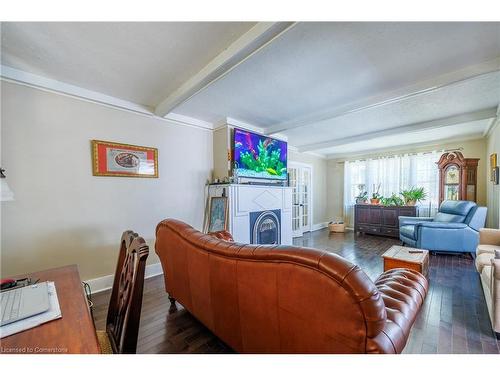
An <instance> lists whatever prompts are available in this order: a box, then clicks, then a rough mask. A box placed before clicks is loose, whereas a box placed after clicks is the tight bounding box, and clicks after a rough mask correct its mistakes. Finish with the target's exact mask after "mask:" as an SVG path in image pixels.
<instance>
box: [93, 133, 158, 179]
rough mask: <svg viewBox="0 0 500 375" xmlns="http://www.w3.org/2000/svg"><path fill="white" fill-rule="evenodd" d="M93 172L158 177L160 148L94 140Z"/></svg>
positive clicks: (98, 174) (102, 174) (101, 174)
mask: <svg viewBox="0 0 500 375" xmlns="http://www.w3.org/2000/svg"><path fill="white" fill-rule="evenodd" d="M92 174H93V175H94V176H113V177H146V178H147V177H149V178H157V177H158V149H156V148H153V147H143V146H136V145H129V144H124V143H115V142H107V141H99V140H95V139H94V140H92Z"/></svg>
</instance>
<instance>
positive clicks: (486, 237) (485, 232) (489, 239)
mask: <svg viewBox="0 0 500 375" xmlns="http://www.w3.org/2000/svg"><path fill="white" fill-rule="evenodd" d="M479 243H480V244H482V245H496V246H500V229H490V228H481V229H479Z"/></svg>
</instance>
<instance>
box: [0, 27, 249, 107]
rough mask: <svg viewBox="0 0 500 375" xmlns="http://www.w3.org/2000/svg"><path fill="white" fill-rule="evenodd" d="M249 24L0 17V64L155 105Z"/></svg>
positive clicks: (150, 105) (242, 31)
mask: <svg viewBox="0 0 500 375" xmlns="http://www.w3.org/2000/svg"><path fill="white" fill-rule="evenodd" d="M253 25H254V23H244V22H230V23H223V22H116V23H113V22H81V23H78V22H73V23H66V22H23V23H21V22H3V23H2V64H3V65H7V66H9V67H12V68H16V69H20V70H23V71H26V72H28V73H33V74H38V75H41V76H44V77H47V78H52V79H56V80H58V81H62V82H66V83H69V84H73V85H76V86H80V87H83V88H85V89H89V90H94V91H98V92H101V93H103V94H107V95H111V96H115V97H118V98H120V99H125V100H128V101H131V102H134V103H137V104H142V105H146V106H148V107H155V106H156V105H157V104H158V103H159V102H160V101H161V100H162V99H164V98H165V97H166V96H167V95H169V94H170V93H171V92H173V91H174V90H175V89H176V88H177V87H178V86H180V85H181V84H182V83H183V82H184V81H186V80H187V79H189V78H190V77H191V76H192V75H194V74H195V73H197V72H198V71H199V70H201V69H202V68H203V67H204V66H205V65H207V64H208V63H209V62H210V61H211V60H212V59H213V58H214V57H216V56H217V55H218V54H219V53H221V52H222V51H223V50H224V49H225V48H227V46H228V45H229V44H231V43H232V42H233V41H234V40H236V39H237V38H238V37H240V36H241V35H242V34H244V33H245V32H246V31H248V30H249V29H250V28H251V27H252V26H253Z"/></svg>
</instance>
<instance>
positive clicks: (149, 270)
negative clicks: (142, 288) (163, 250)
mask: <svg viewBox="0 0 500 375" xmlns="http://www.w3.org/2000/svg"><path fill="white" fill-rule="evenodd" d="M161 274H163V269H162V268H161V263H155V264H150V265H149V266H146V271H145V276H144V277H145V278H146V279H149V278H150V277H153V276H158V275H161ZM113 278H114V275H106V276H102V277H98V278H96V279H91V280H87V281H85V282H86V283H87V284H89V285H90V290H91V291H92V294H94V293H98V292H103V291H105V290H108V289H111V288H112V286H113Z"/></svg>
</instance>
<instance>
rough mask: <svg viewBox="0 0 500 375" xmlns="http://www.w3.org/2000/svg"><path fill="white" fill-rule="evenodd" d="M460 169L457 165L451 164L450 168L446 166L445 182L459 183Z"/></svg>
mask: <svg viewBox="0 0 500 375" xmlns="http://www.w3.org/2000/svg"><path fill="white" fill-rule="evenodd" d="M459 175H460V173H459V171H458V168H457V167H456V166H455V165H450V166H449V167H448V168H446V172H445V178H444V181H445V184H458V182H459V181H458V179H459Z"/></svg>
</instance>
